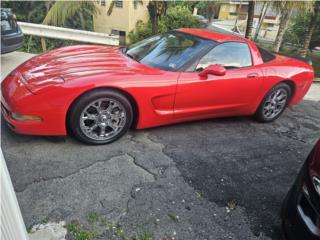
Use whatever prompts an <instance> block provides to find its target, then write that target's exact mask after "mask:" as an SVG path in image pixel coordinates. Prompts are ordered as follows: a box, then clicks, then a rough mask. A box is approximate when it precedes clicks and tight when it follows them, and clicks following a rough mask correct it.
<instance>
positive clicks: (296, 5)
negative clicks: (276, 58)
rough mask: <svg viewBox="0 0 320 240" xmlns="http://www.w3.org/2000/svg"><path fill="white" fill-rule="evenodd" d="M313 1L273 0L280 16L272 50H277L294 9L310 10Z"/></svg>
mask: <svg viewBox="0 0 320 240" xmlns="http://www.w3.org/2000/svg"><path fill="white" fill-rule="evenodd" d="M313 3H314V1H274V2H273V7H274V8H275V9H277V10H278V11H280V13H281V18H280V24H279V30H278V34H277V37H276V40H275V42H274V45H273V51H275V52H279V50H280V47H281V44H282V40H283V35H284V33H285V31H286V30H287V28H288V24H289V20H290V17H291V15H292V12H293V10H294V9H297V10H300V11H305V12H307V11H311V10H312V7H313Z"/></svg>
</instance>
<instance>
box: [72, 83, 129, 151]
mask: <svg viewBox="0 0 320 240" xmlns="http://www.w3.org/2000/svg"><path fill="white" fill-rule="evenodd" d="M132 119H133V110H132V106H131V104H130V102H129V100H128V99H127V98H126V97H125V96H124V95H123V94H121V93H119V92H117V91H114V90H105V89H101V90H100V89H99V90H94V91H91V92H89V93H86V94H84V95H83V96H81V97H80V98H79V99H78V100H77V101H76V102H75V103H74V104H73V105H72V107H71V109H70V111H69V114H68V129H69V131H70V132H71V133H72V134H73V135H74V136H75V137H76V138H77V139H78V140H80V141H82V142H85V143H89V144H96V145H98V144H107V143H111V142H113V141H115V140H117V139H119V138H120V137H121V136H122V135H124V134H125V133H126V132H127V131H128V129H129V128H130V126H131V124H132Z"/></svg>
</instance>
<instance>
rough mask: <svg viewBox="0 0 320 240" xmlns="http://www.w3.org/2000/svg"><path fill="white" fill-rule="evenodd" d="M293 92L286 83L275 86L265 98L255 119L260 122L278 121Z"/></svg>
mask: <svg viewBox="0 0 320 240" xmlns="http://www.w3.org/2000/svg"><path fill="white" fill-rule="evenodd" d="M291 94H292V90H291V88H290V86H289V85H288V84H286V83H280V84H278V85H276V86H274V87H273V88H272V89H271V90H270V91H269V92H268V93H267V95H266V96H265V97H264V98H263V100H262V102H261V104H260V106H259V108H258V110H257V112H256V113H255V118H256V119H257V120H258V121H260V122H272V121H274V120H275V119H277V118H278V117H279V116H280V115H281V114H282V113H283V111H284V110H285V108H286V107H287V106H288V103H289V100H290V98H291Z"/></svg>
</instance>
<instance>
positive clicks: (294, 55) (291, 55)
mask: <svg viewBox="0 0 320 240" xmlns="http://www.w3.org/2000/svg"><path fill="white" fill-rule="evenodd" d="M274 54H278V55H282V56H285V57H289V58H294V59H297V60H299V61H302V62H304V63H306V64H309V65H310V66H312V60H311V59H310V58H304V57H301V56H299V55H296V54H283V53H276V52H274Z"/></svg>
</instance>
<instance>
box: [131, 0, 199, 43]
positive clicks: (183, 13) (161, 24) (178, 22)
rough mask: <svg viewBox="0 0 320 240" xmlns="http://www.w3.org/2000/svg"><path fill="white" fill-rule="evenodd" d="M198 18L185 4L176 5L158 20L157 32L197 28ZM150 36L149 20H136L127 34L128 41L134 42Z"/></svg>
mask: <svg viewBox="0 0 320 240" xmlns="http://www.w3.org/2000/svg"><path fill="white" fill-rule="evenodd" d="M198 27H200V23H199V20H198V19H197V18H196V17H194V16H193V15H192V13H191V11H190V10H189V9H188V7H186V6H182V5H176V6H171V7H169V8H168V10H167V13H166V15H164V16H162V17H161V19H159V21H158V32H159V33H163V32H166V31H170V30H173V29H177V28H198ZM150 36H152V28H151V22H150V21H149V22H147V23H143V22H142V21H138V22H137V24H136V28H135V30H134V31H131V32H130V33H129V35H128V37H129V39H130V42H131V43H135V42H138V41H140V40H142V39H145V38H147V37H150Z"/></svg>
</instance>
